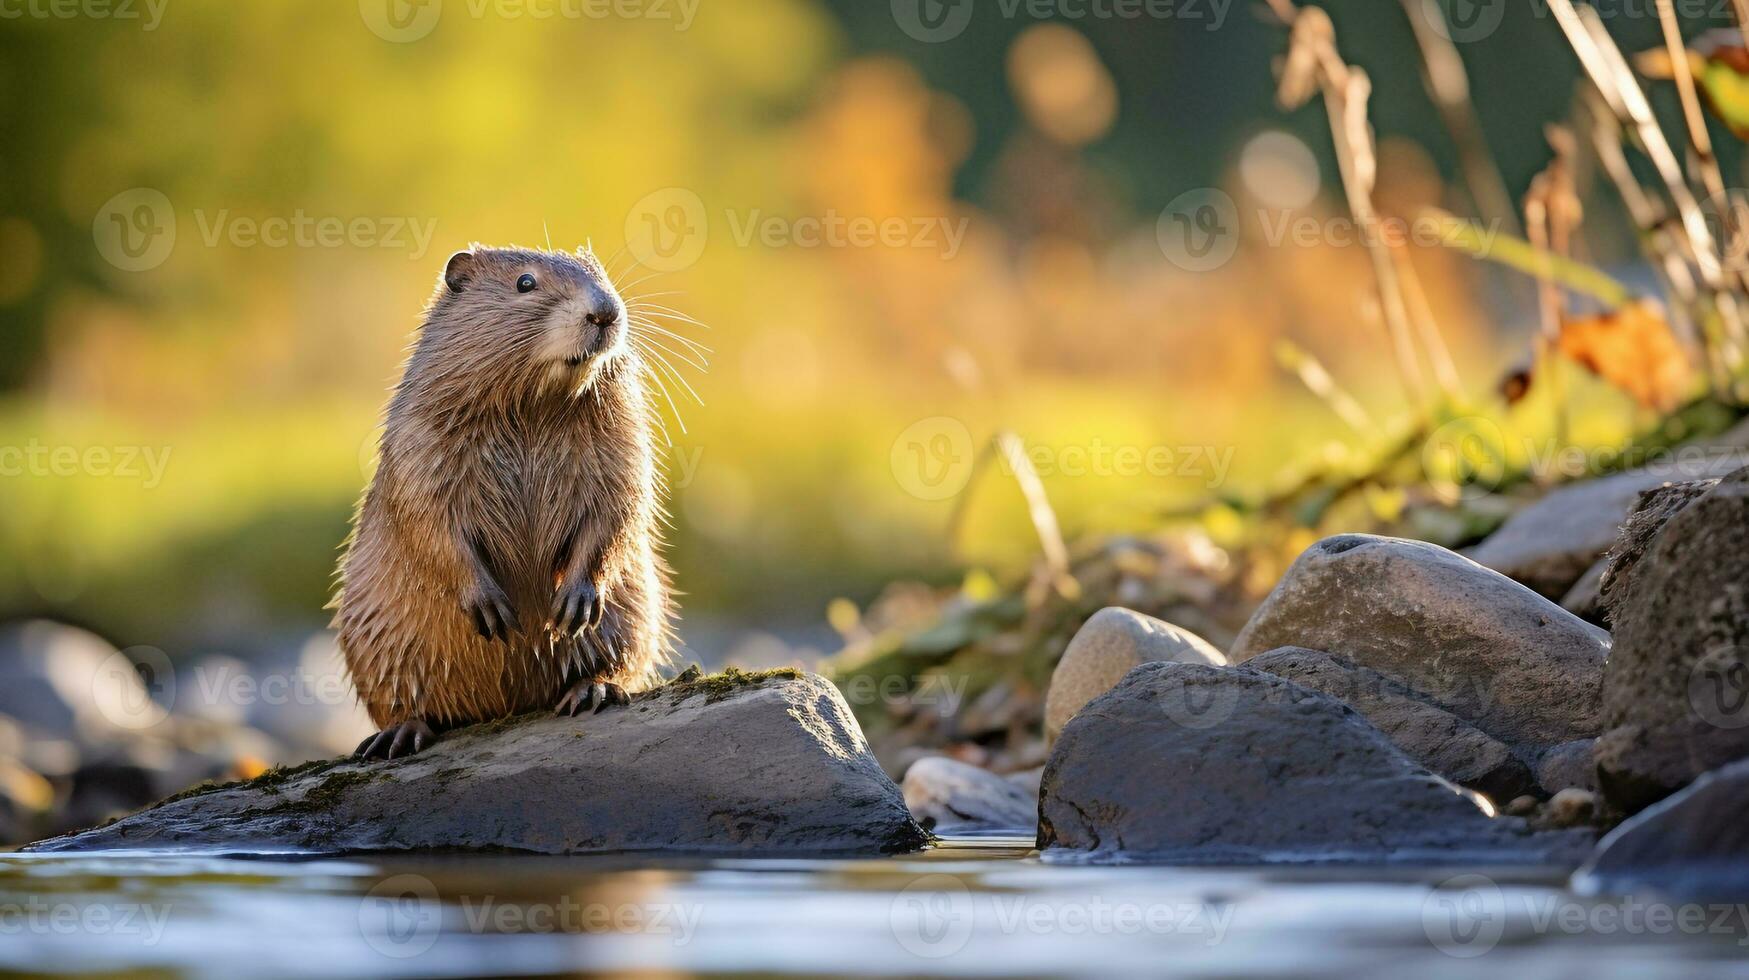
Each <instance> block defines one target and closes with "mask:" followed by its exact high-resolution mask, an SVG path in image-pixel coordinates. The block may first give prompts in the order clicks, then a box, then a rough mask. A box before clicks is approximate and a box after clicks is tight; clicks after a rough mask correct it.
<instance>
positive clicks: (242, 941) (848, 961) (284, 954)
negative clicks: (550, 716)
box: [0, 840, 1749, 977]
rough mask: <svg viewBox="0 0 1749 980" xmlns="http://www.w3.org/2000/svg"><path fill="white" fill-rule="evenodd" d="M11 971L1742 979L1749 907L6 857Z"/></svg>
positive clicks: (1091, 877)
mask: <svg viewBox="0 0 1749 980" xmlns="http://www.w3.org/2000/svg"><path fill="white" fill-rule="evenodd" d="M0 968H7V969H17V970H33V971H55V972H59V971H75V970H76V971H97V970H103V971H108V970H120V969H146V970H153V971H162V972H167V973H172V974H182V975H190V976H206V975H210V976H227V977H228V976H234V975H237V974H239V973H247V972H255V971H259V970H264V969H265V970H267V971H269V972H291V973H297V974H301V975H312V976H337V977H340V976H413V975H418V976H473V975H503V974H509V973H514V974H557V973H568V972H575V971H596V970H600V971H627V970H644V971H658V972H677V973H783V974H813V973H819V974H827V973H829V974H843V973H851V974H861V975H915V974H948V975H959V976H990V975H1001V974H1026V975H1086V974H1109V975H1137V974H1139V975H1159V974H1160V973H1162V972H1171V973H1184V974H1193V975H1246V976H1258V975H1263V976H1293V977H1302V976H1343V977H1348V976H1353V975H1357V974H1373V973H1389V974H1391V975H1404V974H1413V975H1416V976H1418V977H1440V976H1448V975H1450V976H1455V975H1473V974H1474V973H1476V972H1478V971H1479V970H1487V971H1489V972H1491V973H1499V974H1500V975H1504V976H1517V975H1524V974H1527V973H1534V974H1539V975H1540V974H1543V973H1548V972H1556V973H1560V974H1563V975H1585V976H1588V977H1590V976H1601V977H1608V976H1615V975H1623V976H1626V975H1633V976H1646V975H1669V976H1682V977H1693V976H1706V975H1715V974H1716V975H1727V974H1728V975H1743V973H1744V972H1745V970H1746V969H1749V913H1746V910H1745V908H1744V907H1742V906H1705V907H1700V906H1695V907H1690V906H1683V905H1679V904H1674V903H1667V902H1662V901H1661V900H1658V899H1657V898H1656V897H1614V898H1603V899H1580V898H1575V897H1573V896H1571V895H1569V894H1568V893H1567V892H1566V891H1565V890H1564V889H1563V888H1562V887H1561V879H1560V877H1559V876H1558V875H1555V874H1552V873H1551V874H1538V873H1535V872H1525V871H1522V870H1520V871H1516V872H1511V873H1507V872H1493V871H1489V870H1487V869H1481V870H1475V871H1469V872H1464V873H1461V874H1459V873H1454V872H1453V871H1452V870H1451V869H1440V870H1437V871H1426V872H1416V871H1392V872H1390V873H1388V874H1382V875H1381V874H1372V873H1370V872H1369V873H1368V878H1367V880H1358V879H1357V876H1356V873H1355V872H1353V871H1346V872H1344V871H1338V870H1330V869H1324V870H1311V869H1287V870H1271V871H1259V870H1255V869H1246V870H1235V869H1182V868H1138V867H1123V868H1084V867H1061V866H1055V865H1047V864H1042V863H1040V862H1039V861H1038V860H1037V859H1036V857H1034V856H1033V855H1032V854H1031V853H1030V850H1029V849H1028V847H1027V844H1026V842H1025V841H1018V840H1009V841H1000V840H998V841H991V840H982V841H967V842H956V843H953V844H949V845H947V846H944V847H941V848H938V849H936V850H934V851H932V852H929V853H927V854H923V855H917V856H911V857H905V858H891V859H877V860H802V859H795V860H720V859H685V858H678V859H677V858H660V859H657V858H650V857H646V856H620V857H611V858H571V859H552V858H533V857H513V856H503V857H430V856H419V857H405V858H375V857H373V858H370V859H368V860H367V859H358V860H320V861H296V860H287V859H285V858H284V857H283V856H255V857H249V858H206V857H186V856H164V855H145V854H114V853H112V854H107V855H101V856H83V857H80V856H64V855H40V856H38V855H4V856H0Z"/></svg>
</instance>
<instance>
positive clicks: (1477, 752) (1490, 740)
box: [1245, 647, 1536, 803]
mask: <svg viewBox="0 0 1749 980" xmlns="http://www.w3.org/2000/svg"><path fill="white" fill-rule="evenodd" d="M1245 666H1247V667H1251V668H1254V669H1257V670H1263V671H1268V672H1269V673H1271V674H1274V675H1275V676H1277V677H1284V678H1286V679H1288V680H1290V681H1293V682H1294V683H1295V684H1298V685H1300V686H1301V687H1306V688H1310V689H1312V690H1314V691H1319V692H1321V693H1324V694H1328V695H1330V696H1331V697H1333V698H1335V699H1337V700H1338V701H1341V702H1342V703H1344V704H1346V705H1348V706H1349V707H1351V708H1353V709H1354V710H1356V711H1358V712H1360V714H1361V716H1362V717H1364V718H1365V719H1366V720H1367V721H1369V722H1371V723H1372V724H1373V727H1375V728H1377V729H1378V730H1379V731H1381V732H1383V733H1385V735H1386V736H1387V737H1389V738H1390V740H1391V741H1392V742H1394V743H1396V745H1397V747H1398V748H1400V749H1402V750H1403V751H1404V752H1406V753H1408V755H1409V757H1410V758H1412V759H1414V760H1415V761H1416V762H1418V763H1420V764H1421V765H1423V766H1425V767H1427V768H1428V769H1431V770H1432V771H1433V772H1435V773H1437V774H1438V775H1440V776H1443V777H1445V778H1446V779H1449V780H1451V781H1452V782H1454V783H1457V784H1459V785H1461V786H1468V787H1469V788H1471V789H1474V790H1479V791H1481V792H1483V793H1486V794H1488V795H1489V796H1490V797H1493V798H1494V799H1496V800H1499V801H1501V802H1503V803H1504V802H1505V801H1507V800H1510V799H1513V798H1514V797H1518V796H1521V795H1523V794H1525V793H1529V792H1532V791H1534V789H1535V788H1536V780H1535V779H1534V778H1532V776H1531V772H1530V769H1529V768H1528V767H1526V766H1525V764H1524V763H1523V762H1520V761H1519V760H1518V758H1517V757H1516V756H1514V755H1513V754H1512V750H1511V749H1509V748H1507V747H1506V745H1505V744H1504V743H1503V742H1501V741H1500V740H1499V739H1496V738H1494V737H1492V736H1490V735H1489V734H1487V733H1486V732H1484V731H1482V730H1481V729H1479V728H1477V727H1476V726H1474V725H1472V724H1470V723H1469V722H1467V721H1464V720H1463V719H1462V718H1459V717H1457V716H1456V715H1454V714H1452V713H1451V712H1449V711H1446V710H1445V709H1444V708H1441V707H1439V706H1438V705H1435V704H1430V703H1428V702H1426V701H1424V700H1421V699H1420V698H1418V697H1416V696H1415V693H1414V691H1412V690H1411V689H1410V688H1409V686H1408V685H1406V684H1404V683H1403V682H1401V681H1396V680H1392V679H1391V678H1389V677H1386V676H1385V675H1383V674H1381V673H1379V672H1378V671H1375V670H1368V669H1366V668H1365V667H1357V666H1355V665H1354V664H1351V663H1346V662H1344V661H1341V660H1338V659H1336V658H1335V657H1332V656H1330V655H1329V654H1327V653H1323V652H1321V651H1318V650H1307V649H1304V648H1302V647H1282V648H1281V649H1279V650H1271V651H1269V652H1268V653H1264V654H1261V655H1259V656H1256V657H1253V658H1251V659H1250V660H1248V661H1246V663H1245Z"/></svg>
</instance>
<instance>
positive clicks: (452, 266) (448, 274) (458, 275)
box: [443, 250, 479, 293]
mask: <svg viewBox="0 0 1749 980" xmlns="http://www.w3.org/2000/svg"><path fill="white" fill-rule="evenodd" d="M478 268H479V259H478V258H477V257H476V256H475V255H474V253H472V252H469V251H466V250H463V251H460V252H457V253H455V254H454V255H452V256H450V257H449V264H448V265H446V266H444V267H443V282H444V284H445V285H447V286H448V287H449V291H450V292H452V293H459V292H461V291H462V289H463V288H464V287H466V286H467V284H468V283H469V282H472V281H473V278H474V273H475V271H476V270H477V269H478Z"/></svg>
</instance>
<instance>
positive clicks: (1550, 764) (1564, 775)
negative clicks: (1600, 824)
mask: <svg viewBox="0 0 1749 980" xmlns="http://www.w3.org/2000/svg"><path fill="white" fill-rule="evenodd" d="M1596 744H1597V740H1596V739H1594V738H1580V739H1574V740H1573V741H1571V742H1567V743H1565V744H1563V745H1557V746H1555V747H1554V748H1552V749H1550V750H1548V751H1547V752H1544V753H1543V757H1542V758H1541V759H1539V760H1537V764H1536V782H1537V785H1538V786H1540V787H1541V788H1542V791H1543V792H1544V793H1547V794H1549V795H1550V796H1553V795H1555V794H1556V793H1559V792H1560V791H1561V790H1564V789H1582V790H1587V791H1589V792H1596V790H1597V764H1596V763H1595V762H1593V761H1592V758H1591V754H1592V752H1593V751H1594V749H1595V747H1596Z"/></svg>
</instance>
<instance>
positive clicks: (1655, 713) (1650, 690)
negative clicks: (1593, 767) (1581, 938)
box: [1595, 469, 1749, 813]
mask: <svg viewBox="0 0 1749 980" xmlns="http://www.w3.org/2000/svg"><path fill="white" fill-rule="evenodd" d="M1648 504H1649V505H1651V506H1656V504H1657V500H1656V499H1654V500H1649V501H1648ZM1648 513H1650V512H1649V511H1648ZM1653 523H1655V515H1654V516H1653V518H1652V519H1650V520H1648V521H1647V525H1648V526H1650V525H1651V524H1653ZM1636 532H1637V529H1636V527H1632V526H1631V527H1630V528H1629V529H1628V530H1627V532H1624V535H1623V542H1622V546H1621V551H1620V556H1619V566H1617V565H1612V566H1611V570H1610V574H1609V575H1608V576H1607V577H1606V578H1605V586H1604V595H1605V601H1607V602H1608V603H1609V606H1610V617H1611V622H1612V623H1614V624H1615V638H1616V643H1615V649H1614V651H1613V652H1612V653H1611V656H1610V661H1609V665H1608V667H1607V668H1606V669H1605V671H1604V684H1603V704H1604V719H1605V721H1606V723H1607V725H1608V728H1609V730H1608V731H1607V732H1605V733H1604V735H1603V736H1602V737H1601V738H1599V739H1598V741H1597V748H1596V753H1595V758H1596V762H1597V769H1598V779H1599V784H1600V785H1601V786H1602V788H1603V793H1604V796H1605V797H1607V798H1608V799H1609V801H1610V802H1611V803H1613V804H1615V805H1616V806H1618V807H1620V808H1621V809H1623V810H1625V811H1627V812H1629V813H1632V812H1634V811H1636V810H1639V809H1641V808H1643V807H1645V806H1647V805H1649V804H1651V803H1653V802H1655V801H1657V800H1659V799H1661V798H1662V797H1664V796H1666V795H1668V794H1670V793H1672V792H1674V791H1676V790H1677V789H1680V788H1681V787H1682V786H1684V785H1686V784H1687V783H1688V782H1689V781H1690V780H1692V779H1694V778H1695V777H1696V776H1698V775H1700V774H1701V773H1703V772H1706V771H1708V770H1710V769H1715V768H1718V767H1720V766H1723V765H1726V764H1728V763H1731V762H1735V761H1737V760H1738V759H1742V758H1745V757H1749V469H1743V470H1739V471H1738V472H1736V473H1733V474H1732V475H1730V476H1728V477H1726V478H1725V479H1723V480H1721V481H1719V483H1718V484H1717V485H1716V486H1713V487H1711V488H1710V489H1707V490H1706V492H1705V493H1704V494H1703V495H1702V496H1700V497H1699V498H1698V499H1694V500H1692V501H1690V502H1687V504H1686V506H1680V507H1676V508H1675V513H1674V514H1672V515H1671V516H1670V517H1669V518H1668V520H1667V521H1666V522H1665V523H1663V525H1662V526H1661V527H1658V528H1656V529H1655V530H1653V531H1652V533H1650V534H1646V533H1636Z"/></svg>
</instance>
